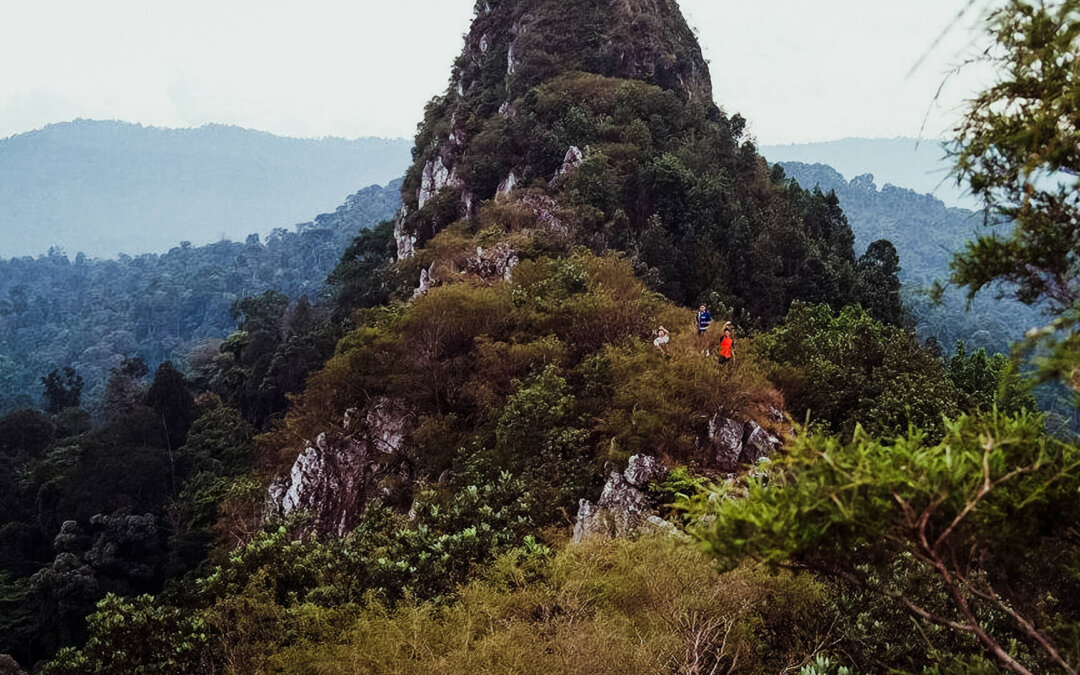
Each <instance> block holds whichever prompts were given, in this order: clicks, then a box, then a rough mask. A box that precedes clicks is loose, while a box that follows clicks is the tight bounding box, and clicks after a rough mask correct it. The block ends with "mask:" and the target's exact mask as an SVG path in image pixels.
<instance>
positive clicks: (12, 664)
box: [0, 654, 26, 675]
mask: <svg viewBox="0 0 1080 675" xmlns="http://www.w3.org/2000/svg"><path fill="white" fill-rule="evenodd" d="M0 675H26V671H24V670H23V669H22V668H20V667H19V664H18V663H16V661H15V659H13V658H11V657H10V656H8V655H7V654H0Z"/></svg>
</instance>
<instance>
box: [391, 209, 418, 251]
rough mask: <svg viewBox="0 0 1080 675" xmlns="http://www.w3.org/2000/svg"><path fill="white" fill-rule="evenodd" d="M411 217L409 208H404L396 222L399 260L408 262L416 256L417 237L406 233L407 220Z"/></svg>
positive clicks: (395, 234)
mask: <svg viewBox="0 0 1080 675" xmlns="http://www.w3.org/2000/svg"><path fill="white" fill-rule="evenodd" d="M408 215H409V207H408V206H402V207H401V211H399V212H398V216H397V219H396V220H395V221H394V241H395V242H396V243H397V257H398V260H407V259H409V258H411V257H413V255H415V254H416V235H415V234H409V233H407V232H405V218H407V217H408Z"/></svg>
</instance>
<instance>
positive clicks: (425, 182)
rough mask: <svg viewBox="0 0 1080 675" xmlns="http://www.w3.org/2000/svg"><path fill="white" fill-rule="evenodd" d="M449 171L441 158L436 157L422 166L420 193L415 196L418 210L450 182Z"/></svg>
mask: <svg viewBox="0 0 1080 675" xmlns="http://www.w3.org/2000/svg"><path fill="white" fill-rule="evenodd" d="M451 175H452V174H451V169H450V167H448V166H446V163H445V162H443V158H442V157H441V156H440V157H436V158H435V159H433V160H428V162H427V164H425V165H424V171H423V173H422V174H421V176H420V191H419V192H418V193H417V194H416V201H417V203H418V204H419V205H420V208H424V204H426V203H427V201H428V200H429V199H431V198H432V197H434V196H435V195H437V194H439V192H441V191H442V189H443V188H444V187H446V186H448V185H450V184H451V183H452V182H454V181H452V180H451Z"/></svg>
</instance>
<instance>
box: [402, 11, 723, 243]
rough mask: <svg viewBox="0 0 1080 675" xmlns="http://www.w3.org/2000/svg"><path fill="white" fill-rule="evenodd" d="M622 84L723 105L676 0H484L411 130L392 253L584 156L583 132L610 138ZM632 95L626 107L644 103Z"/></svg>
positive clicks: (700, 111)
mask: <svg viewBox="0 0 1080 675" xmlns="http://www.w3.org/2000/svg"><path fill="white" fill-rule="evenodd" d="M626 87H630V89H633V90H634V92H635V93H634V94H633V95H632V96H631V97H632V98H634V99H635V102H637V103H640V102H641V101H643V100H646V99H648V100H650V101H652V102H653V103H655V104H656V107H660V108H663V107H669V108H670V107H678V108H679V111H678V112H673V111H672V110H668V111H666V112H664V113H660V112H659V111H654V114H668V113H672V114H675V115H683V114H684V111H685V110H686V109H693V110H696V111H697V113H696V115H697V117H699V118H701V119H706V118H708V119H711V120H714V121H721V119H722V117H723V116H722V115H721V113H720V111H719V109H718V108H717V107H716V104H715V103H713V100H712V83H711V80H710V77H709V67H708V64H706V62H705V59H704V58H703V56H702V53H701V48H700V46H699V45H698V42H697V38H696V37H695V35H694V33H693V31H692V30H691V29H690V27H689V26H688V25H687V23H686V21H685V19H684V18H683V16H682V13H681V12H680V11H679V7H678V3H677V2H675V1H674V0H480V2H478V3H477V5H476V15H475V19H474V20H473V24H472V27H471V29H470V31H469V33H468V35H467V36H466V37H465V46H464V49H463V51H462V54H461V56H460V57H459V58H458V59H457V61H456V62H455V64H454V67H453V71H452V73H451V78H450V86H449V88H448V90H447V92H446V94H445V95H443V96H440V97H437V98H435V99H434V100H433V101H432V102H431V103H430V104H429V105H428V107H427V110H426V115H425V119H424V122H423V124H422V125H421V128H420V131H419V133H418V135H417V138H416V147H415V149H414V150H413V157H414V164H413V167H412V169H411V170H410V171H409V173H408V174H407V176H406V180H405V182H404V185H403V189H402V197H403V204H404V207H405V208H404V210H403V212H402V216H401V218H400V219H399V223H398V227H397V230H396V234H397V239H398V251H399V257H401V258H407V257H409V256H411V254H412V252H413V251H414V250H415V247H416V246H417V245H423V244H424V242H426V241H427V240H428V239H429V238H430V237H431V236H433V235H434V234H436V233H437V232H439V231H440V230H441V229H443V228H445V227H446V226H447V225H449V224H450V223H451V222H453V221H454V220H456V219H458V218H462V217H464V218H471V217H472V215H473V212H474V206H476V205H478V204H479V203H480V202H482V201H484V200H488V199H491V198H493V197H494V196H495V195H496V194H497V193H500V192H503V191H506V190H507V189H508V188H512V187H514V186H515V185H517V186H520V185H526V184H528V183H529V182H531V181H535V180H537V179H539V178H541V177H543V178H545V179H550V178H551V177H552V173H553V172H555V171H556V170H557V169H558V168H559V166H560V165H561V164H562V163H563V162H564V160H565V159H566V157H568V156H569V155H568V154H567V153H570V154H571V155H575V156H576V157H577V161H580V159H581V153H582V150H583V149H585V148H586V144H594V145H595V144H596V143H597V142H604V141H605V140H610V139H605V138H603V137H602V135H598V134H597V133H596V131H597V127H596V126H595V122H596V121H598V120H597V118H598V117H610V116H611V115H612V113H614V112H615V107H617V104H618V101H617V99H618V98H619V97H620V96H622V97H623V98H625V96H624V94H626V95H630V94H627V92H628V91H629V89H627V88H626ZM561 92H570V94H571V97H570V98H571V100H569V109H568V110H558V111H555V110H554V108H558V107H560V106H562V107H567V106H564V105H563V103H567V101H562V102H560V103H554V102H553V101H554V100H555V99H558V98H559V97H560V93H561ZM661 101H669V102H668V103H664V102H661ZM579 103H580V105H579ZM589 105H593V106H594V107H598V108H603V110H589V111H585V110H584V109H585V108H586V107H588V106H589ZM630 107H633V106H629V107H628V106H623V112H624V113H626V114H624V117H627V116H638V114H639V113H640V112H641V111H640V110H634V111H633V112H632V113H631V112H629V109H630ZM564 113H565V114H564ZM556 116H558V117H562V118H565V119H558V118H556ZM541 118H544V119H541ZM575 119H576V120H578V121H580V122H583V124H575V121H574V120H575ZM723 121H725V122H726V120H723ZM585 127H589V128H587V129H586V128H585ZM608 135H609V136H610V135H611V134H608ZM500 188H502V190H500ZM444 191H446V192H447V193H448V194H443V193H444ZM437 197H439V199H436V198H437Z"/></svg>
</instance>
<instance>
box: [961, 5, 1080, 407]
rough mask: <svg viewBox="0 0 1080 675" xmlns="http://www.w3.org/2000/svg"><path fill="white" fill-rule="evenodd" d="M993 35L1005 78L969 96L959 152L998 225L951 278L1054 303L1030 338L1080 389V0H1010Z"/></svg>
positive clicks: (995, 62) (1046, 368)
mask: <svg viewBox="0 0 1080 675" xmlns="http://www.w3.org/2000/svg"><path fill="white" fill-rule="evenodd" d="M990 33H991V37H992V38H993V40H994V42H993V44H992V46H991V47H989V48H988V49H987V51H986V53H985V55H984V60H985V61H987V62H989V64H990V65H991V66H992V67H993V68H994V70H995V71H996V72H997V73H998V80H997V82H995V83H994V84H993V85H992V86H990V87H989V88H988V89H986V91H984V92H982V93H981V94H980V95H979V96H977V97H976V98H975V99H974V100H973V101H972V103H971V105H970V107H969V109H968V111H967V114H966V115H965V117H964V120H963V122H962V123H961V125H960V126H959V127H958V128H957V129H956V138H955V143H954V150H953V152H954V156H955V159H956V167H957V170H958V173H959V177H960V180H961V181H962V182H966V183H967V184H968V185H969V186H970V187H971V191H972V192H973V193H974V194H976V195H978V196H979V197H981V198H982V199H983V201H984V203H985V204H986V207H987V214H988V220H990V224H991V225H995V226H996V227H997V228H998V230H997V231H994V232H992V233H990V234H986V235H983V236H980V237H978V238H977V239H976V240H975V241H973V242H971V243H969V244H968V246H967V248H966V249H965V250H964V251H962V252H961V253H959V254H958V255H957V256H956V257H955V258H954V259H953V276H952V281H953V282H954V283H955V284H957V285H960V286H964V287H966V288H967V289H968V293H969V295H970V296H974V295H975V294H976V293H978V292H979V291H980V290H982V289H983V288H986V287H988V286H993V285H995V284H997V283H1004V284H1007V288H1009V289H1011V290H1012V292H1013V293H1014V294H1015V296H1016V297H1017V298H1018V299H1020V300H1021V301H1023V302H1026V303H1029V304H1034V303H1039V302H1046V303H1048V304H1049V306H1050V308H1051V309H1052V310H1053V312H1054V313H1055V314H1057V315H1059V317H1058V319H1057V320H1056V321H1055V322H1054V323H1053V324H1052V325H1051V326H1049V327H1048V328H1047V329H1046V330H1045V331H1043V332H1041V333H1035V334H1032V335H1030V336H1029V338H1030V339H1031V342H1035V341H1037V340H1046V341H1047V342H1049V343H1050V346H1051V350H1049V353H1050V354H1051V356H1050V357H1049V358H1048V359H1046V361H1045V362H1044V363H1043V364H1042V365H1043V372H1044V374H1046V375H1064V376H1065V377H1066V378H1067V379H1068V380H1069V382H1070V384H1071V385H1072V386H1073V388H1074V389H1076V390H1077V391H1080V366H1078V364H1080V335H1078V334H1077V330H1076V328H1077V326H1078V325H1080V201H1077V199H1076V194H1077V191H1078V190H1080V143H1078V139H1080V65H1078V64H1080V0H1051V1H1048V2H1046V1H1039V2H1036V1H1034V0H1008V2H1006V4H1005V5H1004V6H1003V7H1001V8H1000V9H998V10H997V11H996V12H994V13H993V14H992V15H991V17H990ZM999 219H1000V220H999ZM1004 223H1010V224H1011V227H1012V229H1011V231H1010V232H1009V233H1008V234H1002V233H1001V232H1000V228H1001V227H1003V226H1005V225H1004Z"/></svg>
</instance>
